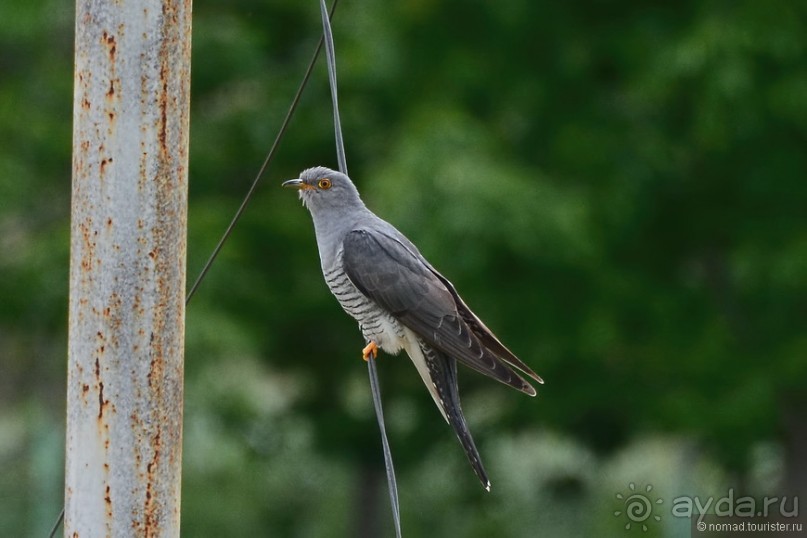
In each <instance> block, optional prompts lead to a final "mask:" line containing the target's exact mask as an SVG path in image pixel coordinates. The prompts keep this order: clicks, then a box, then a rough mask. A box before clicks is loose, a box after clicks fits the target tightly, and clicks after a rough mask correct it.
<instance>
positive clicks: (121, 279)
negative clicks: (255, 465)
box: [64, 0, 191, 538]
mask: <svg viewBox="0 0 807 538" xmlns="http://www.w3.org/2000/svg"><path fill="white" fill-rule="evenodd" d="M190 41H191V0H78V1H77V4H76V51H75V54H76V56H75V90H74V103H73V106H74V116H73V120H74V126H73V195H72V198H73V199H72V224H71V256H70V313H69V319H70V322H69V343H68V387H67V400H68V401H67V440H66V442H67V447H66V452H67V454H66V478H65V480H66V484H65V526H64V530H65V536H70V537H88V538H95V537H100V536H116V537H117V536H127V537H128V536H149V537H152V536H160V537H164V536H165V537H168V536H171V537H176V536H179V513H180V477H181V472H180V469H181V454H182V452H181V449H182V401H183V400H182V386H183V385H182V383H183V343H184V330H185V329H184V327H185V325H184V323H185V307H184V291H185V246H186V219H187V187H188V183H187V163H188V116H189V98H190V93H189V91H190Z"/></svg>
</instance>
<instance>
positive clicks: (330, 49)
mask: <svg viewBox="0 0 807 538" xmlns="http://www.w3.org/2000/svg"><path fill="white" fill-rule="evenodd" d="M319 5H320V11H321V12H322V30H323V32H322V33H323V35H324V36H325V53H326V54H325V56H326V58H327V60H328V81H329V82H330V86H331V99H332V101H333V124H334V131H335V133H336V158H337V160H338V162H339V171H340V172H342V173H343V174H345V175H347V161H346V159H345V143H344V140H343V138H342V123H341V122H340V120H339V101H338V99H337V91H336V51H335V50H334V46H333V32H332V31H331V23H330V21H329V20H328V11H327V9H326V8H325V0H320V2H319ZM367 370H368V374H369V376H370V389H371V390H372V393H373V405H374V406H375V416H376V419H377V420H378V429H379V432H380V433H381V444H382V446H383V449H384V467H385V468H386V471H387V486H388V487H389V499H390V504H391V505H392V519H393V521H394V522H395V536H397V538H401V511H400V507H399V502H398V482H397V481H396V479H395V468H394V466H393V464H392V451H391V450H390V447H389V441H388V440H387V429H386V427H385V426H384V410H383V409H382V407H381V387H380V385H379V383H378V372H377V369H376V364H375V358H373V356H372V354H370V355H369V356H368V357H367Z"/></svg>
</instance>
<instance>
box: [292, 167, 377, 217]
mask: <svg viewBox="0 0 807 538" xmlns="http://www.w3.org/2000/svg"><path fill="white" fill-rule="evenodd" d="M283 186H284V187H286V188H289V189H297V190H298V191H299V193H300V200H302V201H303V205H304V206H305V207H307V208H308V210H309V211H311V213H312V214H318V213H319V214H321V213H324V212H329V211H343V210H346V209H352V208H357V207H364V203H363V202H362V201H361V198H360V197H359V191H357V190H356V186H355V185H353V182H352V181H350V178H349V177H347V176H346V175H345V174H343V173H341V172H337V171H335V170H331V169H330V168H325V167H324V166H316V167H314V168H309V169H308V170H303V172H302V173H301V174H300V177H299V178H296V179H290V180H288V181H284V182H283Z"/></svg>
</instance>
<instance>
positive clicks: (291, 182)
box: [281, 179, 305, 190]
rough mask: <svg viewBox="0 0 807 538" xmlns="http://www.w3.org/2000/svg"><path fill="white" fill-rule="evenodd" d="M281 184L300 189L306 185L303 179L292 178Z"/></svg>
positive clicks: (288, 187)
mask: <svg viewBox="0 0 807 538" xmlns="http://www.w3.org/2000/svg"><path fill="white" fill-rule="evenodd" d="M281 186H282V187H286V188H287V189H297V190H300V189H302V188H304V187H305V183H303V180H302V179H290V180H288V181H284V182H283V184H282V185H281Z"/></svg>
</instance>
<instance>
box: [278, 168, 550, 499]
mask: <svg viewBox="0 0 807 538" xmlns="http://www.w3.org/2000/svg"><path fill="white" fill-rule="evenodd" d="M283 186H284V187H288V188H293V189H297V190H299V192H300V199H301V200H302V202H303V205H304V206H305V207H307V208H308V210H309V211H310V212H311V216H312V217H313V219H314V230H315V232H316V236H317V246H318V247H319V257H320V262H321V265H322V273H323V275H324V276H325V282H326V283H327V284H328V288H330V290H331V293H333V294H334V296H335V297H336V298H337V300H338V301H339V304H340V305H342V308H343V309H344V310H345V312H347V313H348V314H350V315H351V316H352V317H353V318H355V319H356V321H358V322H359V328H360V329H361V332H362V334H363V335H364V338H365V340H366V342H367V346H366V347H365V348H364V349H363V356H364V359H365V360H367V359H368V358H369V356H370V355H372V356H373V358H375V357H376V355H377V353H378V348H379V347H380V348H381V349H383V350H384V351H385V352H387V353H390V354H392V355H394V354H397V353H398V352H399V351H400V350H401V349H405V350H406V352H407V354H408V355H409V357H410V358H411V359H412V362H413V363H415V367H416V368H417V371H418V373H419V374H420V377H421V378H422V379H423V382H424V383H425V384H426V388H428V389H429V393H431V395H432V398H433V399H434V402H435V403H436V404H437V407H438V408H439V409H440V412H441V413H442V415H443V418H445V419H446V421H447V422H448V423H449V424H450V425H451V427H452V428H453V429H454V432H455V433H456V434H457V438H458V439H459V441H460V444H461V445H462V448H463V449H464V450H465V453H466V455H467V456H468V460H469V461H470V462H471V466H472V467H473V469H474V472H475V473H476V475H477V476H478V477H479V480H480V481H481V482H482V485H483V486H484V487H485V489H487V490H490V481H489V480H488V477H487V474H486V473H485V469H484V467H482V462H481V460H480V458H479V452H478V451H477V449H476V446H475V445H474V441H473V438H472V437H471V432H470V431H469V430H468V425H467V424H466V423H465V417H464V416H463V414H462V408H461V407H460V397H459V393H458V389H457V361H459V362H461V363H462V364H464V365H465V366H468V367H470V368H473V369H474V370H476V371H478V372H481V373H483V374H485V375H486V376H489V377H492V378H493V379H495V380H497V381H500V382H502V383H504V384H506V385H509V386H511V387H513V388H515V389H517V390H520V391H521V392H524V393H525V394H528V395H530V396H535V389H534V388H533V387H532V385H530V384H529V383H527V381H525V380H524V379H523V378H522V377H521V376H520V375H519V374H518V373H517V372H516V370H515V369H518V370H521V372H523V373H524V374H526V375H527V376H529V377H531V378H532V379H534V380H535V381H537V382H538V383H543V381H542V380H541V378H540V377H539V376H538V375H537V374H536V373H535V372H533V371H532V370H531V369H530V368H529V367H528V366H527V365H526V364H524V363H523V362H522V361H521V360H519V359H518V357H516V356H515V355H513V353H512V352H510V350H508V349H507V348H506V347H504V345H503V344H502V343H501V342H500V341H499V339H498V338H496V336H495V335H494V334H493V333H492V332H491V331H490V329H488V328H487V327H486V326H485V324H484V323H482V321H481V320H480V319H479V318H478V317H477V316H476V315H475V314H474V313H473V312H472V311H471V309H470V308H468V306H467V305H466V304H465V302H464V301H463V300H462V299H461V298H460V296H459V294H458V293H457V291H456V290H455V289H454V286H453V285H452V284H451V282H449V281H448V280H447V279H446V278H445V277H444V276H443V275H441V274H440V273H438V272H437V270H436V269H435V268H434V267H432V266H431V264H430V263H429V262H428V261H426V259H425V258H424V257H423V256H422V255H421V254H420V252H419V251H418V249H417V248H416V247H415V245H413V244H412V242H411V241H409V239H407V238H406V237H404V235H403V234H402V233H401V232H399V231H398V230H396V229H395V228H394V227H393V226H392V225H391V224H389V223H388V222H386V221H384V220H382V219H380V218H379V217H377V216H376V215H375V214H374V213H373V212H372V211H370V210H369V209H367V207H366V206H365V205H364V202H362V200H361V198H360V197H359V192H358V191H357V190H356V187H355V186H354V185H353V183H352V182H351V181H350V178H348V177H347V176H346V175H344V174H341V173H339V172H336V171H334V170H330V169H328V168H324V167H316V168H309V169H308V170H305V171H304V172H303V173H302V174H300V177H299V178H297V179H291V180H289V181H286V182H284V183H283Z"/></svg>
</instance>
